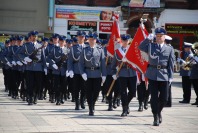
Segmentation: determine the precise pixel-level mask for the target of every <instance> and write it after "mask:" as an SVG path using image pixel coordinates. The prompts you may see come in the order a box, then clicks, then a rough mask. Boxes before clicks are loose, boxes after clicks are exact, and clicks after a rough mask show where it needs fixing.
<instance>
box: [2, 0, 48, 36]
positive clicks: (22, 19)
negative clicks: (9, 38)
mask: <svg viewBox="0 0 198 133" xmlns="http://www.w3.org/2000/svg"><path fill="white" fill-rule="evenodd" d="M31 30H38V31H39V32H42V33H45V32H49V31H48V0H1V2H0V33H4V34H5V33H8V34H26V33H27V32H29V31H31Z"/></svg>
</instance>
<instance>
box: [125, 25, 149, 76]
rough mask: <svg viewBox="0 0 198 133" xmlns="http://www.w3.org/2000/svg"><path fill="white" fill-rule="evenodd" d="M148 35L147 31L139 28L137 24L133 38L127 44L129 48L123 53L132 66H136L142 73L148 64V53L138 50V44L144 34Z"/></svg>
mask: <svg viewBox="0 0 198 133" xmlns="http://www.w3.org/2000/svg"><path fill="white" fill-rule="evenodd" d="M144 34H145V35H146V36H148V32H147V31H146V29H145V28H144V29H143V28H141V27H140V26H139V28H138V30H137V32H136V34H135V36H134V39H133V41H132V43H131V45H130V46H129V49H128V51H127V53H126V55H125V57H126V59H127V62H128V63H129V64H131V65H132V66H134V65H135V66H136V68H137V69H139V70H140V71H141V72H142V73H145V72H146V69H147V65H148V55H147V54H146V53H144V52H142V51H140V50H139V48H138V46H139V45H140V43H141V42H142V41H143V40H144V39H145V37H144V36H145V35H144Z"/></svg>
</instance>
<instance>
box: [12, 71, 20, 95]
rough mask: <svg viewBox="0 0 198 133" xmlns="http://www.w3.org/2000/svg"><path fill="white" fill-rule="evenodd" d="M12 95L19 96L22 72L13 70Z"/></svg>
mask: <svg viewBox="0 0 198 133" xmlns="http://www.w3.org/2000/svg"><path fill="white" fill-rule="evenodd" d="M12 82H13V83H12V88H11V89H12V95H13V96H18V90H19V85H20V72H19V71H18V70H12Z"/></svg>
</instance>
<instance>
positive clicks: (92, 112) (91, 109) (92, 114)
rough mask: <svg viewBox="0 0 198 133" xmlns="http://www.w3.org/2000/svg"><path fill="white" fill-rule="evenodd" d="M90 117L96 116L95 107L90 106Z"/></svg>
mask: <svg viewBox="0 0 198 133" xmlns="http://www.w3.org/2000/svg"><path fill="white" fill-rule="evenodd" d="M89 116H94V106H93V105H89Z"/></svg>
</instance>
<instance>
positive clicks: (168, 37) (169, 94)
mask: <svg viewBox="0 0 198 133" xmlns="http://www.w3.org/2000/svg"><path fill="white" fill-rule="evenodd" d="M171 41H172V37H170V36H168V35H166V36H165V43H166V45H168V46H170V47H172V45H171ZM168 89H169V90H168V92H169V93H168V101H167V103H166V105H165V107H172V91H171V84H169V86H168Z"/></svg>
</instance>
